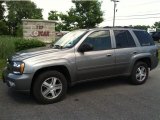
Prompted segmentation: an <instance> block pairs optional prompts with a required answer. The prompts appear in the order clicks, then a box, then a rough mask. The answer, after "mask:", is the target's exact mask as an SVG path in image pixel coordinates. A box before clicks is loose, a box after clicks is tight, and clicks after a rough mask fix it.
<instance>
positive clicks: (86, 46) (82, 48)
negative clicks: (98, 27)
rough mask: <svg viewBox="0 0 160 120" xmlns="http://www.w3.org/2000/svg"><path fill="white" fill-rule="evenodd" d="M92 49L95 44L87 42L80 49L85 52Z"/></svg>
mask: <svg viewBox="0 0 160 120" xmlns="http://www.w3.org/2000/svg"><path fill="white" fill-rule="evenodd" d="M92 50H93V45H91V44H88V43H85V44H82V45H81V46H80V48H79V50H78V51H79V52H82V53H83V52H87V51H92Z"/></svg>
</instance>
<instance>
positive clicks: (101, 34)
mask: <svg viewBox="0 0 160 120" xmlns="http://www.w3.org/2000/svg"><path fill="white" fill-rule="evenodd" d="M84 43H89V44H91V45H93V50H94V51H98V50H107V49H111V48H112V45H111V37H110V32H109V31H97V32H93V33H91V34H90V35H89V36H88V37H87V38H86V39H85V40H84V42H83V43H82V44H84Z"/></svg>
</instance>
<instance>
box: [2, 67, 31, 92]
mask: <svg viewBox="0 0 160 120" xmlns="http://www.w3.org/2000/svg"><path fill="white" fill-rule="evenodd" d="M2 78H3V82H4V83H6V84H7V85H8V87H11V88H12V89H14V90H16V91H24V92H29V91H30V88H31V81H32V75H31V74H22V75H15V74H13V73H9V72H8V71H7V69H4V71H3V73H2Z"/></svg>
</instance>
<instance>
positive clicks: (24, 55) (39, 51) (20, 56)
mask: <svg viewBox="0 0 160 120" xmlns="http://www.w3.org/2000/svg"><path fill="white" fill-rule="evenodd" d="M60 50H61V49H53V48H47V47H40V48H36V49H29V50H25V51H20V52H17V53H16V54H15V55H13V56H12V57H11V60H13V61H22V60H25V59H28V58H31V57H34V56H39V55H43V54H48V53H53V52H58V51H60Z"/></svg>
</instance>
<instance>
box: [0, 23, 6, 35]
mask: <svg viewBox="0 0 160 120" xmlns="http://www.w3.org/2000/svg"><path fill="white" fill-rule="evenodd" d="M7 34H8V27H7V25H6V22H5V21H3V20H0V35H7Z"/></svg>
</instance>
